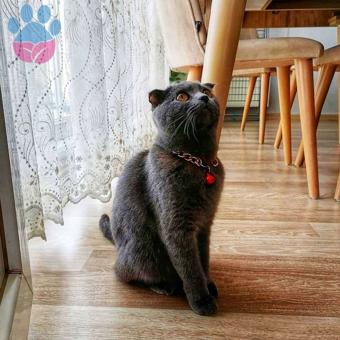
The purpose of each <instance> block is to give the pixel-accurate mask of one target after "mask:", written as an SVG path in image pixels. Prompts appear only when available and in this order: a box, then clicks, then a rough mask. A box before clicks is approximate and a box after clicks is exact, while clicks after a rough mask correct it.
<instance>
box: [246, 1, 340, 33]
mask: <svg viewBox="0 0 340 340" xmlns="http://www.w3.org/2000/svg"><path fill="white" fill-rule="evenodd" d="M301 13H303V15H301ZM328 26H340V1H339V0H299V1H296V0H248V1H247V5H246V12H245V15H244V19H243V28H259V27H262V28H265V27H328Z"/></svg>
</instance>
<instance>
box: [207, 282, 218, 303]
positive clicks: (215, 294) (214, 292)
mask: <svg viewBox="0 0 340 340" xmlns="http://www.w3.org/2000/svg"><path fill="white" fill-rule="evenodd" d="M208 290H209V294H210V295H212V296H213V297H214V298H215V299H217V297H218V290H217V287H216V285H215V283H214V281H210V282H209V283H208Z"/></svg>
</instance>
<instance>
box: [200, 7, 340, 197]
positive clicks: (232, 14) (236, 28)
mask: <svg viewBox="0 0 340 340" xmlns="http://www.w3.org/2000/svg"><path fill="white" fill-rule="evenodd" d="M302 11H303V15H301V14H302ZM337 14H339V18H340V1H339V0H322V1H320V0H314V1H313V0H309V1H308V0H300V1H293V0H248V1H246V0H213V1H212V5H211V14H210V23H209V34H208V40H207V44H206V49H205V56H204V65H203V73H202V82H211V83H214V84H216V85H215V88H214V91H215V94H216V96H217V97H218V99H219V102H220V106H221V115H220V121H219V131H221V129H222V126H223V120H224V107H225V105H226V102H227V97H228V93H229V85H230V81H231V78H232V71H233V67H234V62H235V56H236V50H237V45H238V41H239V36H240V30H241V27H245V28H250V27H253V28H254V27H259V28H264V27H311V26H313V27H315V26H329V25H330V24H338V25H340V22H339V20H338V17H337ZM339 36H340V29H339V28H338V39H339ZM339 43H340V40H339ZM339 78H340V77H339ZM339 84H340V80H339ZM339 87H340V86H339ZM339 99H340V91H339ZM338 111H339V131H340V100H339V110H338ZM304 116H305V117H306V118H307V120H311V119H312V120H314V110H312V109H311V110H307V111H305V112H304ZM307 129H309V131H308V135H309V138H310V140H309V141H305V145H306V144H307V146H308V143H311V144H313V145H315V144H316V130H315V128H314V127H312V126H310V127H307ZM339 143H340V135H339ZM306 170H307V179H308V187H309V193H310V196H312V197H314V198H315V197H318V196H319V181H318V163H317V153H316V152H315V153H314V156H313V157H311V159H310V160H308V161H307V160H306ZM309 173H313V174H316V176H309ZM312 177H313V179H312ZM311 192H312V194H311Z"/></svg>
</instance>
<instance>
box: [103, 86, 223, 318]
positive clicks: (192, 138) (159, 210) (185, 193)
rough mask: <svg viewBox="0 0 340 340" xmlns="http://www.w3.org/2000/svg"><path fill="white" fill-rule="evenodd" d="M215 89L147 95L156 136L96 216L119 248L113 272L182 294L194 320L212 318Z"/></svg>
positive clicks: (217, 176)
mask: <svg viewBox="0 0 340 340" xmlns="http://www.w3.org/2000/svg"><path fill="white" fill-rule="evenodd" d="M212 87H213V85H211V84H199V83H193V82H182V83H180V84H177V85H173V86H170V87H168V88H167V89H166V90H154V91H152V92H150V94H149V101H150V103H151V104H152V109H153V118H154V121H155V124H156V126H157V128H158V135H157V137H156V140H155V143H154V144H153V146H152V147H151V149H150V150H147V151H144V152H141V153H139V154H137V155H136V156H135V157H133V158H132V159H131V160H130V161H129V162H128V163H127V165H126V166H125V168H124V171H123V173H122V175H121V176H120V178H119V181H118V185H117V191H116V195H115V199H114V203H113V211H112V221H111V224H110V219H109V217H108V216H107V215H103V216H102V217H101V219H100V222H99V224H100V228H101V230H102V231H103V233H104V235H105V236H106V237H107V238H108V239H110V240H111V241H112V242H113V243H114V244H115V245H116V247H117V260H116V263H115V272H116V274H117V276H118V278H119V279H120V280H122V281H124V282H130V283H132V282H141V283H143V284H145V285H147V286H149V287H150V288H151V289H152V290H154V291H156V292H157V293H161V294H167V295H171V294H174V293H176V292H179V291H181V290H184V293H185V295H186V297H187V299H188V302H189V304H190V306H191V308H192V309H193V310H194V311H195V312H196V313H198V314H200V315H211V314H214V313H216V311H217V305H216V300H215V299H216V298H217V288H216V286H215V284H214V282H213V281H212V279H211V277H210V275H209V236H210V227H211V224H212V222H213V218H214V215H215V212H216V209H217V204H218V201H219V198H220V195H221V190H222V186H223V179H224V170H223V166H222V164H221V163H220V161H219V160H218V159H215V155H216V151H217V143H216V127H217V121H218V117H219V108H218V104H217V101H216V99H215V97H214V96H213V95H212V93H211V90H212Z"/></svg>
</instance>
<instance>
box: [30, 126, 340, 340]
mask: <svg viewBox="0 0 340 340" xmlns="http://www.w3.org/2000/svg"><path fill="white" fill-rule="evenodd" d="M297 124H298V123H297V122H295V123H294V129H293V131H294V132H293V135H294V145H295V146H296V145H297V144H298V125H297ZM257 126H258V123H256V122H252V123H249V124H248V126H247V127H246V131H245V133H243V134H241V133H240V131H239V123H228V124H227V126H226V127H225V129H224V130H223V136H222V142H221V152H220V157H221V158H222V160H223V163H224V166H225V169H226V179H225V187H224V191H223V196H222V201H221V204H220V206H219V210H218V214H217V216H216V220H215V223H214V227H213V234H212V239H211V267H212V277H213V278H214V279H215V282H216V284H217V286H218V288H219V292H220V297H219V300H218V303H219V312H218V314H217V315H216V316H215V317H202V316H198V315H196V314H194V313H193V312H192V311H191V310H190V309H189V308H188V305H187V303H186V301H185V300H184V299H183V298H181V297H166V296H159V295H157V294H155V293H153V292H151V291H148V290H146V289H143V288H136V287H131V286H128V285H125V284H122V283H120V282H118V281H117V279H116V278H115V276H114V274H113V272H112V266H113V263H114V258H115V249H114V247H113V246H112V245H111V244H110V242H108V241H107V240H105V239H104V238H103V237H102V235H101V234H100V232H99V230H98V227H97V224H98V218H99V216H100V215H101V214H102V213H103V212H109V211H110V206H111V204H102V203H99V202H96V201H94V200H90V199H86V200H84V201H83V202H82V203H80V204H78V205H69V206H68V207H67V208H66V216H65V222H66V223H65V225H64V226H57V225H54V224H53V223H48V224H47V237H48V241H47V242H44V241H41V240H39V239H34V240H32V241H31V242H30V252H31V261H32V270H33V284H34V293H35V294H34V305H33V310H32V320H31V327H30V339H42V340H45V339H75V340H78V339H169V338H173V339H340V204H339V203H336V202H335V201H334V200H333V199H332V196H333V194H334V190H335V183H336V178H337V175H338V169H339V166H340V146H339V145H338V144H337V123H336V122H335V121H325V122H321V125H320V129H319V159H320V184H321V195H322V198H321V199H320V200H317V201H313V200H311V199H309V198H308V197H307V185H306V176H305V169H303V168H302V169H297V168H294V167H293V166H291V167H286V166H285V165H284V163H283V154H282V150H278V151H277V150H274V149H273V146H272V145H273V141H274V134H275V128H276V126H277V122H273V121H270V122H269V123H268V127H267V136H266V141H265V144H264V145H262V146H260V145H258V144H257V140H258V133H257ZM294 154H295V153H294Z"/></svg>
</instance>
